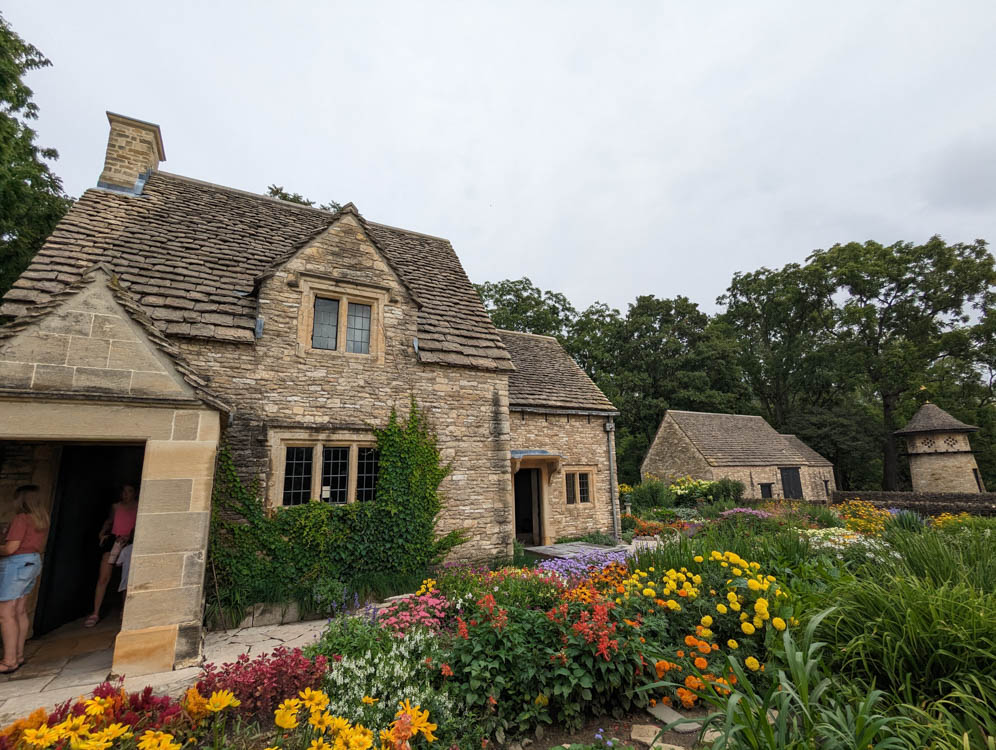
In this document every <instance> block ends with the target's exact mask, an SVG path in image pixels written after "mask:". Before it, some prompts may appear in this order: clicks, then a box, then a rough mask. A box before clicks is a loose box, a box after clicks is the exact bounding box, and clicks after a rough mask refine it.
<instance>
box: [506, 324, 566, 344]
mask: <svg viewBox="0 0 996 750" xmlns="http://www.w3.org/2000/svg"><path fill="white" fill-rule="evenodd" d="M495 328H497V329H498V333H512V334H518V335H519V336H534V337H535V338H538V339H550V341H555V342H557V343H558V344H560V339H558V338H557V337H556V336H548V335H547V334H545V333H532V332H530V331H513V330H512V329H511V328H498V327H497V326H495ZM560 345H561V346H563V344H560Z"/></svg>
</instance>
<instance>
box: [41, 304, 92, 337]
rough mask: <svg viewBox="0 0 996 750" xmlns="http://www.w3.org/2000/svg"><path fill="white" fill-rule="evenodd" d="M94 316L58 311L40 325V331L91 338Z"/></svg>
mask: <svg viewBox="0 0 996 750" xmlns="http://www.w3.org/2000/svg"><path fill="white" fill-rule="evenodd" d="M92 325H93V315H92V314H91V313H88V312H84V311H82V310H56V311H53V312H51V313H49V314H48V315H46V316H45V317H44V318H42V319H41V322H40V323H39V324H38V330H40V331H46V332H50V333H64V334H67V335H71V336H89V335H90V328H91V326H92Z"/></svg>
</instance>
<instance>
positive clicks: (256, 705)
mask: <svg viewBox="0 0 996 750" xmlns="http://www.w3.org/2000/svg"><path fill="white" fill-rule="evenodd" d="M328 665H329V660H328V659H327V658H326V657H324V656H321V655H318V656H315V658H314V659H309V658H308V657H307V656H305V655H304V653H303V652H302V651H301V649H299V648H295V649H293V650H291V649H287V648H285V647H283V646H278V647H277V648H275V649H274V650H273V651H272V652H271V653H269V654H261V655H260V656H257V657H256V658H254V659H250V658H249V655H248V654H242V655H241V656H239V658H238V659H236V660H235V661H234V662H229V663H226V664H222V665H221V666H217V665H215V664H205V665H204V670H203V671H202V672H201V675H200V677H199V678H198V680H197V690H198V691H199V692H200V693H201V694H203V695H209V694H210V693H213V692H215V691H217V690H230V691H232V693H233V694H234V695H235V697H236V698H237V699H238V700H239V701H241V704H242V705H240V706H239V707H238V709H237V710H238V713H239V714H240V715H242V716H245V717H247V718H250V719H256V720H259V719H262V718H264V717H268V716H270V715H272V712H273V710H274V709H275V708H276V707H277V704H278V703H280V702H281V701H282V700H284V698H287V697H288V696H294V695H297V693H298V691H300V690H304V689H305V688H317V687H319V686H320V685H321V683H322V680H323V678H324V677H325V672H326V670H327V669H328Z"/></svg>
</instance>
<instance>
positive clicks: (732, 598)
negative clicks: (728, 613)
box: [726, 591, 737, 604]
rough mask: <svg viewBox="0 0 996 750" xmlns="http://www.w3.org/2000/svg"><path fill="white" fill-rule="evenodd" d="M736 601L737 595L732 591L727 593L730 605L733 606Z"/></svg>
mask: <svg viewBox="0 0 996 750" xmlns="http://www.w3.org/2000/svg"><path fill="white" fill-rule="evenodd" d="M736 600H737V595H736V594H735V593H733V592H732V591H730V592H729V593H727V595H726V601H728V602H729V603H730V604H733V602H735V601H736Z"/></svg>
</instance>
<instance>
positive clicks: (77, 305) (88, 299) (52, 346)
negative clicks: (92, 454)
mask: <svg viewBox="0 0 996 750" xmlns="http://www.w3.org/2000/svg"><path fill="white" fill-rule="evenodd" d="M106 279H107V277H106V276H105V275H104V274H102V273H101V274H97V275H96V280H95V281H94V282H93V283H92V284H90V286H88V287H87V288H85V289H83V290H82V291H80V293H79V294H77V295H75V296H74V297H71V298H70V299H68V300H66V302H65V303H64V304H63V305H62V306H61V307H60V308H59V309H58V310H56V311H53V312H51V313H49V314H48V315H46V316H45V317H43V318H41V319H40V321H39V322H38V323H37V324H36V325H33V326H31V327H29V328H27V329H25V330H24V331H22V332H21V333H19V334H17V335H16V336H14V337H13V338H10V339H7V340H6V341H4V342H3V343H2V344H0V387H2V388H9V389H18V390H22V391H32V392H35V393H38V394H39V395H44V394H59V393H74V394H75V393H87V394H96V393H111V394H114V395H119V396H133V397H137V398H184V399H188V400H191V401H193V400H194V396H193V390H192V389H191V388H190V386H189V385H187V384H186V382H185V381H184V380H183V379H182V378H181V377H179V376H178V375H177V374H176V373H175V371H174V369H173V365H172V363H171V362H170V361H169V359H168V358H167V357H165V355H163V354H161V353H160V352H159V350H158V349H156V347H155V346H154V345H152V344H151V343H150V342H149V341H148V340H147V338H146V336H145V333H144V331H142V329H141V327H140V326H138V325H137V324H136V323H134V322H133V321H132V320H131V319H130V318H129V317H128V314H127V313H126V312H125V311H124V310H123V309H122V308H121V306H120V305H119V304H118V303H117V301H116V300H115V299H114V297H113V295H112V294H111V291H110V289H108V287H107V284H106Z"/></svg>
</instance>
